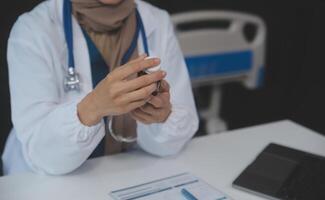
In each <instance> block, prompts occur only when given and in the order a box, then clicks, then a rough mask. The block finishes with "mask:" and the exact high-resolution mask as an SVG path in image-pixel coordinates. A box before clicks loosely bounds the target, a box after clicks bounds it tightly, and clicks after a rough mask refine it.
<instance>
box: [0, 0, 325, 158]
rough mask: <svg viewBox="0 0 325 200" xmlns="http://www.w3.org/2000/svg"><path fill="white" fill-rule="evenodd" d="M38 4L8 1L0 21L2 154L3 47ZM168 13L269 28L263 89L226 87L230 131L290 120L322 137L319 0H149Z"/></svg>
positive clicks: (3, 127) (324, 64) (5, 111)
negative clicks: (248, 18)
mask: <svg viewBox="0 0 325 200" xmlns="http://www.w3.org/2000/svg"><path fill="white" fill-rule="evenodd" d="M38 2H41V1H39V0H29V1H28V0H25V1H18V0H12V1H6V4H7V5H3V6H1V8H0V9H1V10H0V11H1V12H0V13H1V14H0V15H1V17H0V22H1V23H0V25H1V26H0V28H1V31H0V36H1V38H0V79H1V80H0V97H1V100H0V110H1V115H0V134H1V136H0V152H1V150H2V146H3V144H4V141H5V138H6V136H7V133H8V132H9V130H10V128H11V124H10V112H9V111H10V104H9V95H8V80H7V65H6V42H7V38H8V34H9V30H10V27H11V26H12V24H13V22H14V21H15V19H16V18H17V16H18V15H19V14H21V13H22V12H23V11H27V10H29V9H31V8H32V7H33V6H34V5H36V4H37V3H38ZM149 2H152V3H153V4H155V5H158V6H160V7H162V8H164V9H167V10H168V11H169V12H171V13H176V12H181V11H188V10H196V9H225V10H235V11H244V12H248V13H253V14H257V15H259V16H261V17H262V18H263V19H264V20H265V22H266V24H267V27H268V37H267V56H266V59H267V68H266V78H265V85H264V87H263V88H262V89H260V90H257V91H248V90H246V89H244V88H243V87H242V86H240V85H238V84H227V85H225V86H224V88H223V89H224V96H223V106H222V108H223V109H222V115H223V117H224V118H225V119H226V120H227V121H228V123H229V126H230V128H239V127H244V126H249V125H254V124H259V123H265V122H270V121H275V120H280V119H286V118H289V119H292V120H294V121H297V122H298V123H300V124H303V125H305V126H307V127H309V128H312V129H314V130H316V131H319V132H321V133H323V134H325V125H324V124H325V120H324V113H325V109H324V103H325V95H324V86H325V81H324V80H325V79H324V78H323V76H324V72H325V70H324V68H325V61H324V58H325V51H324V48H323V47H324V46H325V39H324V36H325V28H324V27H325V23H324V21H325V3H324V2H321V1H317V0H308V1H307V0H305V1H294V0H284V1H271V0H245V1H242V0H200V1H197V0H177V1H175V0H174V1H173V0H150V1H149Z"/></svg>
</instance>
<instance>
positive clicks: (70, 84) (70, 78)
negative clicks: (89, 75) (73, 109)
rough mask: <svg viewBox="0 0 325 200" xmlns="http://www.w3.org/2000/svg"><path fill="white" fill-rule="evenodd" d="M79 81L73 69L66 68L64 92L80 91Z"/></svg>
mask: <svg viewBox="0 0 325 200" xmlns="http://www.w3.org/2000/svg"><path fill="white" fill-rule="evenodd" d="M79 84H80V79H79V75H78V73H76V71H75V69H74V68H73V67H69V68H68V72H67V73H66V76H65V77H64V90H65V91H66V92H69V91H80V86H79Z"/></svg>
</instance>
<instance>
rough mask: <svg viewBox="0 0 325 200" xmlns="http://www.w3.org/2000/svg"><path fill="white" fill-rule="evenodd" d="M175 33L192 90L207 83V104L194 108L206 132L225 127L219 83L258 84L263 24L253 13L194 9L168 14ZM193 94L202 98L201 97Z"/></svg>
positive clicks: (263, 61)
mask: <svg viewBox="0 0 325 200" xmlns="http://www.w3.org/2000/svg"><path fill="white" fill-rule="evenodd" d="M172 21H173V23H174V26H175V32H176V35H177V37H178V39H179V42H180V46H181V49H182V51H183V53H184V56H185V61H186V64H187V67H188V71H189V75H190V77H191V82H192V87H193V90H194V93H197V92H198V91H199V90H200V89H201V88H203V87H204V86H210V89H211V95H208V97H209V98H210V99H209V101H208V102H209V105H208V106H207V107H206V108H200V107H199V108H198V111H199V116H200V118H201V119H203V120H205V121H206V127H205V129H206V131H207V133H208V134H210V133H216V132H222V131H225V130H227V124H226V122H225V121H224V120H222V119H221V118H220V100H221V94H222V92H221V87H220V86H221V84H223V83H229V82H240V83H242V84H243V85H244V86H246V87H247V88H249V89H256V88H258V87H260V86H261V85H262V82H263V75H264V71H265V70H264V68H265V59H264V57H265V56H264V54H265V37H266V26H265V23H264V22H263V21H262V20H261V19H260V18H259V17H257V16H254V15H250V14H246V13H239V12H230V11H195V12H185V13H178V14H174V15H172ZM195 96H196V100H198V98H205V96H197V95H195Z"/></svg>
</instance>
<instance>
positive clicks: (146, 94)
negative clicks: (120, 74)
mask: <svg viewBox="0 0 325 200" xmlns="http://www.w3.org/2000/svg"><path fill="white" fill-rule="evenodd" d="M156 89H157V86H156V84H155V83H152V84H150V85H148V86H146V87H143V88H140V89H138V90H135V91H133V92H129V93H127V94H125V95H123V96H122V97H120V99H119V100H120V101H121V103H122V104H127V103H129V102H133V101H139V100H146V101H150V100H151V94H152V93H153V92H154V91H155V90H156Z"/></svg>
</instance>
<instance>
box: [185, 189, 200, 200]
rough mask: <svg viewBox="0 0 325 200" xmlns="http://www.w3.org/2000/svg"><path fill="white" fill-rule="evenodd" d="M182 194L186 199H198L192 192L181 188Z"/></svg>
mask: <svg viewBox="0 0 325 200" xmlns="http://www.w3.org/2000/svg"><path fill="white" fill-rule="evenodd" d="M181 193H182V195H183V196H184V197H185V198H186V199H187V200H199V199H198V198H196V197H195V196H194V195H193V194H191V193H190V192H189V191H188V190H186V189H184V188H183V189H182V190H181Z"/></svg>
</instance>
